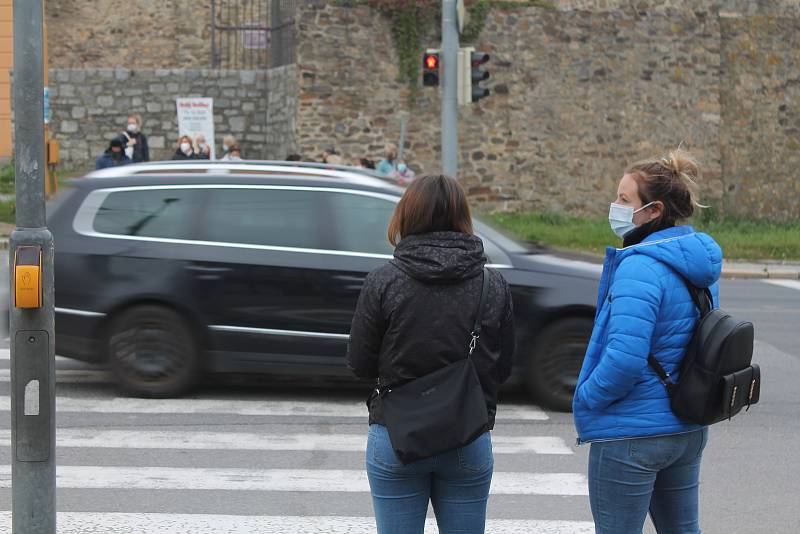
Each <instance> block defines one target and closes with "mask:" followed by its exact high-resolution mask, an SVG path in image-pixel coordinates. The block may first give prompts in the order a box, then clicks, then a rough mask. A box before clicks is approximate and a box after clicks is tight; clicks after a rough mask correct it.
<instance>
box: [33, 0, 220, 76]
mask: <svg viewBox="0 0 800 534" xmlns="http://www.w3.org/2000/svg"><path fill="white" fill-rule="evenodd" d="M44 12H45V22H46V24H47V40H48V51H49V63H50V67H52V68H57V69H65V68H87V67H97V68H108V67H117V66H118V67H122V68H126V69H145V68H161V69H166V68H188V69H201V68H207V67H210V66H211V3H210V2H207V1H197V0H158V1H153V0H127V1H126V2H118V1H112V0H92V1H87V0H45V6H44Z"/></svg>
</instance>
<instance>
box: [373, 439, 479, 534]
mask: <svg viewBox="0 0 800 534" xmlns="http://www.w3.org/2000/svg"><path fill="white" fill-rule="evenodd" d="M493 469H494V457H493V456H492V438H491V436H490V434H489V433H488V432H486V433H485V434H483V435H481V436H480V437H478V438H477V439H476V440H475V441H473V442H472V443H470V444H469V445H467V446H466V447H462V448H460V449H455V450H453V451H448V452H445V453H442V454H439V455H437V456H434V457H432V458H426V459H424V460H419V461H416V462H412V463H410V464H408V465H403V464H402V462H400V460H398V459H397V456H396V455H395V453H394V449H392V444H391V442H390V441H389V432H388V430H387V429H386V427H385V426H382V425H370V427H369V439H368V441H367V476H368V477H369V487H370V490H371V492H372V505H373V507H374V509H375V521H376V523H377V525H378V534H423V532H424V531H425V516H426V514H427V513H428V501H430V502H431V503H432V504H433V511H434V513H435V514H436V522H437V523H438V525H439V532H440V533H441V534H483V532H484V529H485V525H486V503H487V501H488V499H489V486H490V485H491V482H492V470H493Z"/></svg>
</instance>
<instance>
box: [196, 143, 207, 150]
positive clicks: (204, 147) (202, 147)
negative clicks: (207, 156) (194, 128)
mask: <svg viewBox="0 0 800 534" xmlns="http://www.w3.org/2000/svg"><path fill="white" fill-rule="evenodd" d="M197 146H199V147H200V150H205V149H206V147H207V146H208V145H206V144H205V143H200V144H199V145H197Z"/></svg>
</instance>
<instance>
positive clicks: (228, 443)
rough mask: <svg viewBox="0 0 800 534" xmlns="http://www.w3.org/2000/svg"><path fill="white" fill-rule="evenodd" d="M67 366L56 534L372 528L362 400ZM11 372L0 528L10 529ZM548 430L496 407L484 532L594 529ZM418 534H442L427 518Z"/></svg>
mask: <svg viewBox="0 0 800 534" xmlns="http://www.w3.org/2000/svg"><path fill="white" fill-rule="evenodd" d="M3 359H6V360H7V359H8V351H7V349H6V350H0V365H2V360H3ZM74 365H75V364H74V363H73V362H70V361H68V360H66V361H65V360H61V359H59V360H58V361H57V364H56V366H57V371H56V376H57V382H58V383H59V388H58V397H57V413H58V418H57V422H58V425H59V429H58V432H57V438H56V439H57V451H58V464H57V486H58V503H59V516H58V525H59V526H58V529H59V530H58V532H59V534H84V533H109V532H114V533H115V534H117V533H120V534H124V533H131V534H134V533H136V534H142V533H163V534H189V533H191V534H205V533H272V532H275V533H282V534H295V533H298V534H299V533H326V534H360V533H368V532H375V524H374V519H373V518H372V507H371V501H370V496H369V485H368V481H367V477H366V472H365V470H364V467H363V465H364V457H363V456H364V450H365V447H366V417H367V411H366V407H365V405H364V402H363V399H361V398H360V394H356V393H353V392H349V393H348V392H344V393H340V392H333V393H322V394H309V393H307V392H303V391H300V392H298V390H297V389H292V390H290V391H289V392H287V391H285V390H284V391H281V392H280V393H276V392H269V391H266V392H263V394H259V392H256V393H254V392H253V391H252V390H251V391H249V392H247V393H243V394H241V395H240V394H238V392H237V391H236V388H235V387H231V388H227V389H225V390H223V391H222V392H217V391H214V392H203V391H201V392H200V393H199V394H198V398H183V399H132V398H121V397H114V396H112V395H113V393H110V392H109V388H108V387H107V386H106V387H103V386H102V384H104V383H105V382H107V381H108V380H109V377H108V376H107V374H106V373H104V372H103V371H101V370H100V371H98V370H93V369H88V368H81V369H75V368H74ZM4 367H6V368H5V369H0V371H7V365H4ZM7 376H8V374H7V373H5V374H3V373H0V532H9V531H10V528H11V514H10V496H11V491H10V487H11V468H10V465H9V464H10V446H11V435H10V428H9V425H10V413H9V410H10V400H9V397H8V395H7V392H8V384H4V382H7V381H8V379H7ZM62 384H63V385H64V386H62ZM356 397H359V398H356ZM553 426H554V425H553V421H552V420H551V417H550V415H549V414H548V413H546V412H544V411H543V410H541V409H539V408H538V407H536V406H532V405H526V404H521V403H520V404H503V405H501V406H500V408H499V410H498V420H497V427H496V430H495V431H494V433H493V438H492V439H493V443H494V452H495V463H496V467H495V474H494V477H493V482H492V492H491V493H492V496H491V498H490V504H489V521H488V523H487V532H490V533H496V534H500V533H508V534H513V533H517V532H520V533H521V532H525V533H542V534H588V533H590V532H593V530H594V527H593V524H592V522H591V521H590V518H591V515H590V514H589V512H588V498H587V495H588V488H587V482H586V476H585V460H583V459H581V458H579V457H578V455H576V454H575V453H574V451H573V449H572V448H571V447H570V446H569V445H568V444H567V442H566V437H565V436H563V433H562V434H561V435H553V434H552V433H548V431H547V430H546V429H551V428H552V427H553ZM551 432H552V431H551ZM426 532H428V533H437V532H438V530H437V528H436V524H435V519H433V516H432V514H431V515H430V517H429V520H428V523H427V525H426Z"/></svg>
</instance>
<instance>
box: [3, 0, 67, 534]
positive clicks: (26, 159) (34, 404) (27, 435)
mask: <svg viewBox="0 0 800 534" xmlns="http://www.w3.org/2000/svg"><path fill="white" fill-rule="evenodd" d="M42 11H43V10H42V0H14V132H15V134H16V135H15V145H14V161H15V166H16V168H15V172H16V176H15V183H16V197H17V215H16V218H17V228H16V230H14V231H13V232H12V234H11V239H10V252H9V264H10V270H9V274H10V276H9V279H10V284H9V286H10V290H11V291H10V295H11V303H10V304H11V305H10V306H9V308H10V319H11V325H10V326H11V329H10V336H9V337H10V343H11V450H12V468H11V499H12V506H11V508H12V520H11V530H12V532H13V533H14V534H55V532H56V464H55V456H56V455H55V450H56V449H55V357H54V347H55V346H54V328H55V322H54V319H53V295H54V292H53V237H52V235H51V234H50V232H49V231H48V230H47V228H46V227H45V225H46V222H45V195H44V171H45V148H44V109H43V106H44V94H43V93H44V59H43V17H42ZM21 246H26V247H29V246H33V247H35V248H36V249H37V250H41V269H40V272H41V283H42V290H43V291H42V294H41V299H42V300H41V307H39V308H26V309H22V308H17V307H16V306H15V296H14V295H15V293H14V289H15V286H16V281H15V278H16V277H15V271H14V265H15V258H16V255H17V251H18V249H19V247H21ZM25 250H27V251H30V250H31V249H29V248H26V249H25ZM37 259H38V255H37ZM20 279H21V280H22V281H21V282H20V284H21V287H26V284H28V283H29V282H30V280H31V278H30V277H28V278H27V279H25V277H22V276H21V277H20ZM27 287H31V286H27ZM34 294H35V293H34Z"/></svg>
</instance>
